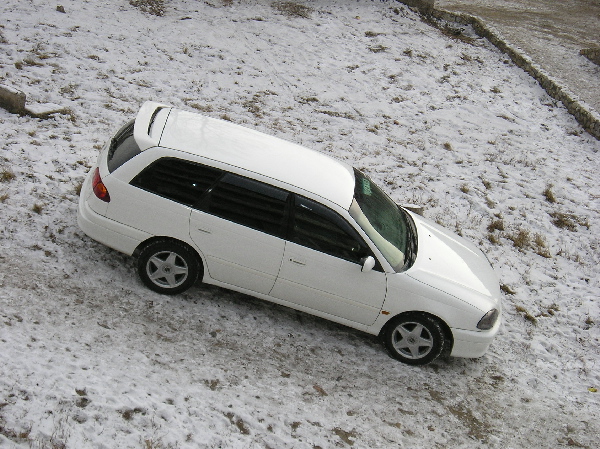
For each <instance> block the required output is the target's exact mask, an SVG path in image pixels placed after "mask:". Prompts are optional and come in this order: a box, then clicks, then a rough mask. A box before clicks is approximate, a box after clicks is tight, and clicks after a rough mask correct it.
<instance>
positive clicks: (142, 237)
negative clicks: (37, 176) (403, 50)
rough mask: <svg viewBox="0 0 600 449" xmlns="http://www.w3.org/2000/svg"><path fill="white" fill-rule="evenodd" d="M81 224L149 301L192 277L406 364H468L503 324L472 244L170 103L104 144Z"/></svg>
mask: <svg viewBox="0 0 600 449" xmlns="http://www.w3.org/2000/svg"><path fill="white" fill-rule="evenodd" d="M78 223H79V226H80V227H81V229H82V230H83V231H84V232H85V233H86V234H87V235H88V236H90V237H91V238H93V239H94V240H97V241H99V242H101V243H103V244H105V245H107V246H109V247H111V248H114V249H116V250H118V251H120V252H122V253H125V254H128V255H133V256H136V257H137V258H138V272H139V276H140V278H141V280H142V281H143V282H144V284H146V285H147V286H148V287H149V288H150V289H152V290H154V291H156V292H159V293H165V294H176V293H179V292H182V291H184V290H186V289H188V288H190V287H191V286H192V285H193V284H194V283H195V282H196V280H197V279H200V280H202V281H203V282H206V283H209V284H214V285H218V286H221V287H225V288H228V289H232V290H236V291H239V292H242V293H246V294H248V295H252V296H255V297H258V298H262V299H265V300H268V301H272V302H274V303H277V304H282V305H285V306H288V307H292V308H294V309H297V310H301V311H303V312H307V313H310V314H313V315H316V316H319V317H322V318H326V319H328V320H331V321H335V322H337V323H341V324H344V325H346V326H350V327H353V328H355V329H359V330H361V331H364V332H367V333H369V334H373V335H379V336H380V337H381V339H382V341H383V343H384V345H385V347H386V348H387V350H388V351H389V353H390V354H391V355H392V356H393V357H395V358H397V359H399V360H401V361H402V362H405V363H409V364H413V365H422V364H426V363H429V362H431V361H433V360H434V359H436V358H437V357H438V356H439V355H440V354H442V353H444V354H450V355H452V356H457V357H479V356H481V355H483V354H484V353H485V352H486V350H487V349H488V347H489V345H490V343H491V342H492V340H493V339H494V336H495V335H496V333H497V332H498V328H499V327H500V289H499V284H498V279H497V277H496V275H495V273H494V271H493V269H492V267H491V266H490V264H489V262H488V261H487V259H486V257H485V255H484V254H483V253H482V252H481V251H480V250H479V249H478V248H477V247H476V246H475V245H473V244H472V243H470V242H468V241H466V240H464V239H463V238H461V237H459V236H457V235H455V234H453V233H451V232H449V231H447V230H445V229H444V228H442V227H440V226H439V225H437V224H435V223H433V222H431V221H429V220H427V219H425V218H423V217H421V216H419V215H416V214H414V213H412V212H410V211H408V210H406V209H405V208H402V207H400V206H398V205H397V204H396V203H394V202H393V201H392V200H391V199H390V198H389V197H388V196H387V195H386V194H385V193H384V192H383V191H382V190H381V189H380V188H379V187H378V186H377V185H375V184H374V183H373V182H372V181H371V180H370V179H369V177H368V176H366V175H365V174H364V173H361V172H360V171H359V170H356V169H354V168H352V167H351V166H349V165H347V164H345V163H343V162H340V161H338V160H335V159H332V158H330V157H328V156H326V155H324V154H321V153H318V152H316V151H313V150H309V149H307V148H304V147H302V146H299V145H296V144H293V143H290V142H286V141H284V140H281V139H277V138H275V137H271V136H268V135H265V134H262V133H260V132H257V131H253V130H250V129H248V128H245V127H242V126H238V125H234V124H231V123H229V122H226V121H221V120H216V119H213V118H208V117H204V116H202V115H199V114H196V113H192V112H186V111H182V110H178V109H175V108H173V107H170V106H168V105H163V104H159V103H155V102H147V103H145V104H144V105H143V106H142V108H141V110H140V112H139V113H138V115H137V118H136V119H135V120H134V121H131V122H129V123H127V124H125V125H124V126H123V127H122V128H121V129H120V130H119V131H118V132H117V134H116V135H115V136H114V137H113V138H112V139H111V140H110V141H109V142H107V143H106V145H105V146H104V148H103V149H102V151H101V153H100V156H99V158H98V163H97V166H95V167H93V168H92V170H91V172H90V174H89V176H88V177H87V179H86V180H85V183H84V185H83V188H82V191H81V198H80V201H79V211H78Z"/></svg>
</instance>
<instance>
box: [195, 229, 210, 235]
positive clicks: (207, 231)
mask: <svg viewBox="0 0 600 449" xmlns="http://www.w3.org/2000/svg"><path fill="white" fill-rule="evenodd" d="M198 231H200V232H204V233H205V234H212V232H211V231H209V230H208V229H202V228H198Z"/></svg>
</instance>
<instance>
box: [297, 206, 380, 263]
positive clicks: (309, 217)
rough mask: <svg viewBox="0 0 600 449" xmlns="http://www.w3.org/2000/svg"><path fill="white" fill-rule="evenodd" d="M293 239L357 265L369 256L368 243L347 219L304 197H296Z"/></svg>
mask: <svg viewBox="0 0 600 449" xmlns="http://www.w3.org/2000/svg"><path fill="white" fill-rule="evenodd" d="M291 240H292V241H293V242H294V243H297V244H298V245H302V246H306V247H308V248H312V249H314V250H317V251H320V252H322V253H326V254H329V255H331V256H334V257H339V258H341V259H345V260H348V261H350V262H354V263H358V264H360V263H361V259H362V258H363V257H365V256H367V255H370V251H369V250H368V248H367V247H366V245H365V243H364V242H363V241H362V239H361V238H360V236H359V235H358V233H357V232H356V231H355V230H354V229H353V228H352V226H350V225H349V224H348V222H347V221H346V220H344V219H343V218H342V217H340V216H339V215H338V214H336V213H335V212H334V211H332V210H331V209H329V208H327V207H325V206H323V205H322V204H319V203H316V202H314V201H312V200H309V199H308V198H303V197H301V196H296V197H295V205H294V221H293V226H292V236H291Z"/></svg>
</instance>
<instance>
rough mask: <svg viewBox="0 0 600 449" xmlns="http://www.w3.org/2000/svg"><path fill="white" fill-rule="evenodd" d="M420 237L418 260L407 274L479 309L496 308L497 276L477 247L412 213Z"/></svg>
mask: <svg viewBox="0 0 600 449" xmlns="http://www.w3.org/2000/svg"><path fill="white" fill-rule="evenodd" d="M411 216H412V217H413V219H414V221H415V225H416V227H417V234H418V238H419V243H418V249H417V259H416V260H415V263H414V264H413V266H412V267H411V268H410V269H409V270H407V271H406V272H405V273H406V275H408V276H410V277H411V278H413V279H415V280H417V281H420V282H422V283H424V284H427V285H429V286H430V287H433V288H436V289H438V290H442V291H444V292H445V293H447V294H449V295H452V296H454V297H456V298H458V299H460V300H462V301H464V302H466V303H468V304H470V305H472V306H473V307H476V308H478V309H479V310H481V311H482V312H487V311H489V310H490V309H492V308H494V307H497V308H499V306H500V305H499V301H500V286H499V282H498V277H497V276H496V273H495V272H494V269H493V268H492V267H491V265H490V263H489V262H488V260H487V258H486V257H485V255H484V254H483V252H481V250H480V249H479V248H477V246H475V245H474V244H473V243H471V242H469V241H467V240H466V239H464V238H462V237H460V236H458V235H456V234H454V233H453V232H450V231H448V230H447V229H444V228H443V227H441V226H439V225H437V224H436V223H434V222H432V221H430V220H427V219H425V218H423V217H420V216H418V215H415V214H411Z"/></svg>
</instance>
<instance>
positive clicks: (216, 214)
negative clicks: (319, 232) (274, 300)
mask: <svg viewBox="0 0 600 449" xmlns="http://www.w3.org/2000/svg"><path fill="white" fill-rule="evenodd" d="M288 196H289V193H288V192H286V191H284V190H281V189H278V188H276V187H273V186H270V185H267V184H264V183H262V182H259V181H256V180H253V179H249V178H244V177H242V176H238V175H235V174H232V173H227V174H225V175H224V176H223V177H222V178H221V179H220V180H219V182H218V183H217V184H216V185H215V186H214V187H212V188H211V189H210V190H209V192H208V193H207V195H205V197H203V199H202V201H201V202H200V203H199V204H198V205H196V208H197V210H193V211H192V213H191V216H190V236H191V238H192V239H193V241H194V242H195V243H196V244H197V245H198V247H199V248H200V249H201V250H202V252H203V253H204V256H205V258H206V263H207V267H206V269H207V271H208V273H209V276H210V277H211V278H213V279H215V280H217V281H220V282H224V283H226V284H230V285H234V286H237V287H241V288H244V289H247V290H250V291H253V292H257V293H264V294H268V293H269V291H270V290H271V288H272V287H273V285H274V283H275V278H276V277H277V273H278V272H279V268H280V266H281V259H282V257H283V251H284V248H285V241H284V240H283V238H282V236H283V234H284V227H285V222H286V213H287V207H288V206H287V203H288Z"/></svg>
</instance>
